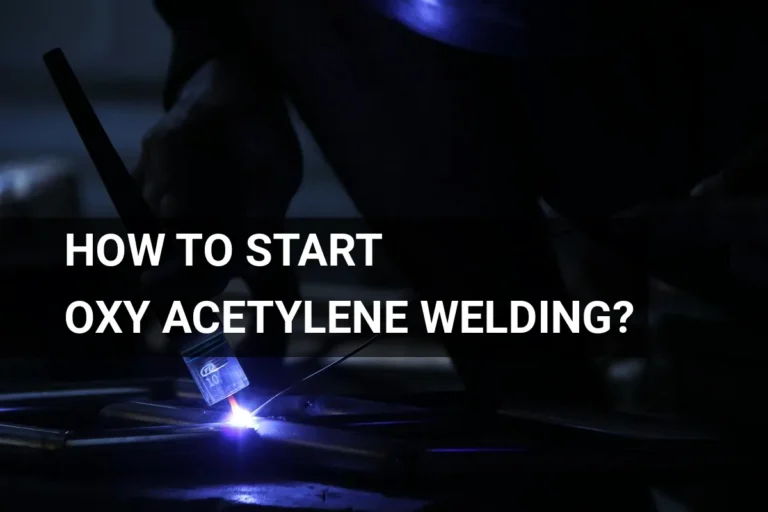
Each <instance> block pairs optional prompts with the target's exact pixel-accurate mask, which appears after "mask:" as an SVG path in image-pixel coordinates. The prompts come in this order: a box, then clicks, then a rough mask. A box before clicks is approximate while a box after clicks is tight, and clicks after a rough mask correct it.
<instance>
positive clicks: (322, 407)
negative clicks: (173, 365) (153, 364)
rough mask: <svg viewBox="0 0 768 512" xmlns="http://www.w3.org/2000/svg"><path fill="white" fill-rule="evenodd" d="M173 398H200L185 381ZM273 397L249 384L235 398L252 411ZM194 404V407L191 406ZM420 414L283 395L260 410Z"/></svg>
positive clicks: (356, 400)
mask: <svg viewBox="0 0 768 512" xmlns="http://www.w3.org/2000/svg"><path fill="white" fill-rule="evenodd" d="M174 395H175V396H176V398H178V399H179V400H186V401H191V402H201V401H202V396H201V394H200V391H199V390H198V389H197V386H196V385H195V383H194V382H193V381H191V380H189V379H177V380H176V381H175V382H174ZM272 396H274V391H271V390H266V389H260V388H258V387H255V386H253V385H251V386H250V387H249V388H248V389H247V390H245V391H243V392H242V394H241V395H238V400H239V401H241V402H242V403H243V405H244V406H247V407H250V408H251V409H255V408H256V407H258V406H259V405H261V404H263V403H264V402H266V401H267V400H268V399H269V398H270V397H272ZM195 405H197V404H195ZM418 411H423V409H422V408H419V407H412V406H406V405H401V404H390V403H386V402H377V401H373V400H363V399H359V398H348V397H342V396H334V395H305V394H296V395H285V396H281V397H279V398H277V399H275V400H274V401H272V402H270V404H269V405H268V406H267V407H265V408H264V410H263V411H260V415H261V416H270V417H282V416H285V417H294V416H341V415H356V416H357V415H374V414H400V413H409V412H418Z"/></svg>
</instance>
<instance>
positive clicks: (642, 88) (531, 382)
mask: <svg viewBox="0 0 768 512" xmlns="http://www.w3.org/2000/svg"><path fill="white" fill-rule="evenodd" d="M157 4H158V9H159V10H160V12H161V13H162V14H163V16H164V17H165V19H166V21H168V23H169V25H170V26H171V28H172V29H173V32H174V36H175V45H174V58H173V60H172V64H171V71H170V73H169V81H168V88H167V94H166V105H167V106H169V105H170V104H171V103H172V102H173V99H174V97H175V95H176V94H177V91H178V89H179V86H180V84H182V83H183V82H184V81H185V80H186V79H187V78H188V77H189V76H191V74H192V73H194V70H195V69H196V67H197V66H199V65H200V64H201V63H202V62H204V61H205V60H207V59H208V58H211V57H213V56H217V57H222V56H225V55H228V54H231V53H233V52H234V53H241V54H245V55H247V56H248V57H247V58H248V60H247V61H248V62H250V63H252V65H253V68H254V70H255V71H254V72H255V73H257V74H259V76H260V78H261V79H263V80H264V81H265V82H267V81H269V82H271V83H274V85H275V87H274V89H275V90H276V91H277V90H279V91H282V92H284V93H285V94H286V95H287V96H288V97H290V99H291V100H292V102H293V103H294V105H295V106H296V108H297V111H298V113H299V114H300V115H301V117H302V119H303V121H304V122H305V123H306V125H307V127H308V128H309V129H310V131H311V132H312V134H313V135H314V137H315V139H316V141H317V142H318V144H319V145H320V147H321V149H322V150H323V153H324V155H325V157H326V158H327V160H328V161H329V163H330V164H331V166H332V167H333V169H334V170H335V171H336V173H337V175H338V177H339V179H340V181H341V183H342V185H343V186H344V187H345V189H346V190H347V192H348V193H349V195H350V197H351V198H352V199H353V201H354V203H355V205H356V206H357V208H358V210H359V211H360V212H361V214H362V215H363V216H364V217H365V218H366V219H368V220H369V221H370V222H371V223H372V225H371V228H372V229H374V230H375V229H376V222H377V220H378V219H385V221H386V219H389V220H391V219H401V220H408V221H410V222H412V221H413V220H414V219H424V218H432V219H434V218H438V219H440V218H442V219H445V222H444V224H442V229H440V228H435V225H436V224H434V223H433V224H432V226H433V228H432V229H431V231H430V232H429V233H428V234H423V233H422V234H420V236H416V235H415V234H414V233H413V232H412V231H411V232H409V233H407V234H405V235H404V236H403V237H401V238H399V239H398V238H397V237H394V238H392V239H390V240H389V245H388V246H387V249H388V253H389V255H390V256H391V257H392V259H393V260H394V262H395V263H396V264H397V265H398V266H399V268H400V269H401V270H402V271H403V274H404V275H405V277H406V278H408V279H409V281H410V282H411V284H413V286H414V288H415V290H416V291H417V293H418V294H419V295H420V296H421V297H422V298H439V299H443V300H445V299H463V300H467V299H472V298H473V297H475V298H477V297H481V298H482V299H483V300H491V299H496V300H500V301H503V300H507V301H508V300H527V301H529V302H537V301H539V300H548V301H551V300H564V299H566V297H567V294H566V293H565V289H564V286H563V284H562V282H561V280H560V277H559V271H558V268H557V266H556V264H555V261H554V257H553V255H552V251H551V248H550V245H549V243H548V241H547V239H546V230H545V229H544V220H543V218H542V214H541V211H540V209H539V205H538V198H539V197H540V196H545V197H546V198H547V199H548V201H549V202H550V203H552V204H554V205H555V206H556V207H559V208H561V209H562V210H564V211H578V212H579V214H580V215H581V216H583V217H587V218H589V217H590V216H604V215H606V214H608V213H612V212H615V211H617V210H619V209H623V208H626V207H629V206H632V205H635V204H638V203H642V202H646V201H649V200H653V199H660V198H664V197H670V196H675V195H681V194H685V193H686V192H687V190H688V189H689V188H690V187H691V186H692V185H693V184H694V183H695V182H696V181H697V180H698V179H699V178H701V177H703V176H704V175H706V174H707V173H708V172H710V171H714V169H706V170H705V169H704V166H702V165H692V163H695V162H693V161H692V160H691V158H690V155H689V149H690V148H689V146H688V145H686V144H684V143H683V141H684V140H685V137H687V136H688V131H687V129H688V125H687V123H688V122H690V120H689V118H688V115H689V109H688V108H687V105H686V106H684V105H680V104H677V103H676V102H678V101H679V100H680V98H681V97H684V98H687V92H688V91H687V89H686V87H687V86H688V83H687V77H681V76H680V74H679V73H677V71H676V69H675V68H674V64H675V63H678V62H680V61H679V60H678V59H680V58H681V57H680V55H679V54H675V52H674V51H670V53H669V54H665V55H662V56H660V57H659V55H655V54H654V48H655V49H658V48H666V47H667V46H665V45H667V44H668V43H669V48H673V49H674V48H679V46H675V44H673V43H676V41H674V40H673V39H674V37H676V34H677V33H678V32H676V30H677V29H678V28H679V27H677V26H674V23H671V22H670V24H669V25H665V24H664V23H661V22H658V23H657V24H656V25H655V26H654V27H641V26H638V25H637V23H638V22H645V21H648V20H647V19H646V18H645V17H642V18H641V19H638V20H635V22H634V23H632V22H631V20H627V19H626V18H622V20H624V21H626V22H627V23H628V24H625V25H623V26H621V27H618V28H617V27H611V26H610V25H609V24H605V23H596V24H595V25H596V26H597V28H600V27H603V28H602V29H600V30H597V29H595V30H596V31H593V30H592V29H593V27H591V26H589V25H586V26H583V27H582V29H583V30H582V32H581V34H582V35H581V36H580V37H579V38H578V40H579V41H580V45H581V46H580V49H581V51H580V52H579V53H580V54H581V57H578V58H571V57H568V58H565V57H563V56H560V57H558V56H557V55H556V52H554V51H553V50H552V48H551V47H550V43H551V41H550V40H548V39H547V37H546V35H547V33H548V31H552V27H553V26H559V25H558V24H547V23H541V22H540V20H541V19H544V18H542V16H544V13H543V12H539V11H538V9H537V10H536V12H535V13H534V14H531V13H529V18H527V19H525V20H524V22H525V26H526V30H527V31H528V33H527V36H526V37H525V40H526V41H527V42H528V44H529V45H532V46H533V47H534V48H533V49H531V48H528V49H527V50H526V52H527V53H526V55H522V56H516V57H499V56H493V55H481V54H477V53H474V52H471V51H466V50H464V49H459V48H455V47H449V46H446V45H444V44H441V43H439V42H436V41H433V40H430V39H428V38H425V37H423V36H422V35H418V34H416V33H414V32H413V31H411V30H409V29H406V28H405V27H404V25H401V24H400V23H399V21H402V20H397V21H395V20H390V19H388V18H386V17H383V16H379V15H378V14H376V13H374V12H373V11H370V10H369V9H368V8H367V7H365V6H363V5H361V3H360V2H341V1H336V0H328V1H315V0H312V1H308V0H306V1H304V0H273V1H267V0H263V1H260V2H243V3H242V4H240V6H239V7H236V5H237V4H235V3H234V2H232V3H229V2H225V3H224V5H222V3H221V1H220V2H219V5H217V7H216V9H208V10H205V12H197V13H195V12H193V11H192V10H191V9H192V7H191V4H189V3H183V4H182V3H180V2H172V1H168V0H166V1H163V0H157ZM175 5H178V6H182V7H179V8H178V10H175V9H174V8H173V7H174V6H175ZM407 25H408V24H406V26H407ZM410 28H413V27H410ZM534 29H535V30H534ZM587 29H589V30H587ZM655 29H658V30H655ZM420 32H422V33H424V31H420ZM598 35H599V36H598ZM611 38H612V39H611ZM665 38H669V39H665ZM547 48H549V50H552V51H549V50H548V51H544V50H546V49H547ZM536 49H540V50H542V51H539V52H537V51H534V50H536ZM545 54H546V55H548V56H547V57H546V58H539V57H537V58H529V57H530V56H531V55H545ZM655 57H659V58H658V59H656V58H655ZM665 66H669V69H667V68H666V67H665ZM657 78H663V79H664V80H666V83H664V84H662V85H663V86H660V84H659V83H657V82H656V81H655V80H654V79H657ZM260 122H265V123H268V122H269V120H260ZM742 125H744V123H740V124H739V126H742ZM745 129H746V128H745ZM737 131H738V130H737ZM731 135H732V134H731ZM732 139H734V140H735V139H736V137H735V136H733V137H732ZM736 144H737V143H736ZM731 151H732V150H731ZM724 152H725V153H727V152H728V151H727V150H726V151H724ZM694 154H695V152H694ZM722 159H723V158H721V160H722ZM715 160H716V159H715ZM456 219H460V220H458V221H457V220H456ZM467 219H474V220H475V223H474V224H473V223H471V222H467ZM385 221H382V222H385ZM478 223H480V224H478ZM479 225H482V228H481V229H478V226H479ZM491 232H493V233H496V234H501V233H504V234H508V237H506V236H496V237H495V238H492V239H488V238H484V237H483V234H488V233H491ZM457 240H461V241H462V242H461V243H462V244H463V246H464V247H473V248H475V250H473V251H472V250H459V251H456V250H455V245H456V241H457ZM627 299H628V300H632V298H629V297H628V298H627ZM509 343H514V347H512V348H510V346H509V345H508V344H507V343H505V342H504V341H499V339H498V338H496V337H494V336H479V337H477V338H472V339H470V338H469V337H467V336H463V337H462V336H459V337H452V336H448V337H446V345H447V347H448V350H449V352H450V354H451V356H452V358H453V359H454V362H455V364H456V366H457V370H458V371H459V374H460V376H462V378H463V379H464V381H465V383H466V384H467V385H468V387H469V388H470V389H472V390H474V391H476V392H477V393H478V394H480V395H483V396H488V397H491V395H492V390H494V389H498V388H499V387H501V388H506V389H508V390H509V389H514V390H529V391H530V390H536V393H537V394H538V395H540V396H544V395H547V394H548V393H547V390H549V388H552V387H553V386H552V384H551V383H552V380H553V379H554V380H557V381H559V384H557V387H558V388H559V389H558V391H557V392H558V393H560V394H561V395H562V394H566V393H568V392H571V393H573V394H574V395H582V397H583V396H584V395H585V394H586V393H588V392H589V391H588V390H592V391H594V387H591V386H590V385H589V384H587V382H588V381H590V377H589V375H588V371H587V370H586V364H585V361H586V353H585V347H584V343H583V340H574V339H572V338H570V337H567V336H562V335H561V336H554V337H552V336H530V337H525V339H523V340H522V341H520V338H519V337H517V338H515V339H514V340H513V341H510V342H509ZM502 351H507V353H508V354H517V356H514V355H513V356H512V357H506V356H503V357H502V356H500V355H501V353H502ZM531 392H533V391H531ZM489 399H492V398H489Z"/></svg>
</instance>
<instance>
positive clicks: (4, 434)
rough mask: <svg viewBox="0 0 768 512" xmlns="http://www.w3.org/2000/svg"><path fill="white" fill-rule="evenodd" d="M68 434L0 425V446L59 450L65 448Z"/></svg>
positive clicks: (50, 430)
mask: <svg viewBox="0 0 768 512" xmlns="http://www.w3.org/2000/svg"><path fill="white" fill-rule="evenodd" d="M67 434H68V433H67V431H66V430H55V429H44V428H36V427H27V426H24V425H14V424H12V423H0V446H2V447H11V448H28V449H33V450H58V449H60V448H63V447H64V443H65V441H66V438H67Z"/></svg>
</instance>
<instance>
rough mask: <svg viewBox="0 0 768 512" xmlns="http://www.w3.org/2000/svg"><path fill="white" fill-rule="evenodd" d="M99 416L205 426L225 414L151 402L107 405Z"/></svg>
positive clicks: (222, 418) (224, 416)
mask: <svg viewBox="0 0 768 512" xmlns="http://www.w3.org/2000/svg"><path fill="white" fill-rule="evenodd" d="M99 415H100V416H102V417H105V418H119V419H124V420H131V421H139V422H144V423H154V424H158V425H207V424H215V423H220V422H222V421H224V420H225V419H226V413H224V412H222V411H221V410H220V409H198V408H192V407H178V406H172V405H163V404H155V403H151V402H122V403H117V404H112V405H108V406H107V407H104V408H103V409H102V410H101V412H100V413H99Z"/></svg>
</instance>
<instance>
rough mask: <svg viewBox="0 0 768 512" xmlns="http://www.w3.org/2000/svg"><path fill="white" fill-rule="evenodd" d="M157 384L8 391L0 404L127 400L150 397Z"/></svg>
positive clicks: (99, 385)
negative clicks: (136, 397)
mask: <svg viewBox="0 0 768 512" xmlns="http://www.w3.org/2000/svg"><path fill="white" fill-rule="evenodd" d="M157 384H158V383H157V382H131V383H127V382H126V383H102V384H96V385H94V384H91V385H88V386H82V385H65V386H61V387H58V388H55V389H50V388H48V389H39V390H23V391H22V390H18V391H12V390H7V391H5V392H2V393H0V404H6V403H14V402H26V401H42V400H71V399H78V398H86V399H111V400H114V399H116V398H117V399H119V398H127V397H131V396H137V395H150V394H152V391H153V388H154V386H156V385H157Z"/></svg>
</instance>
